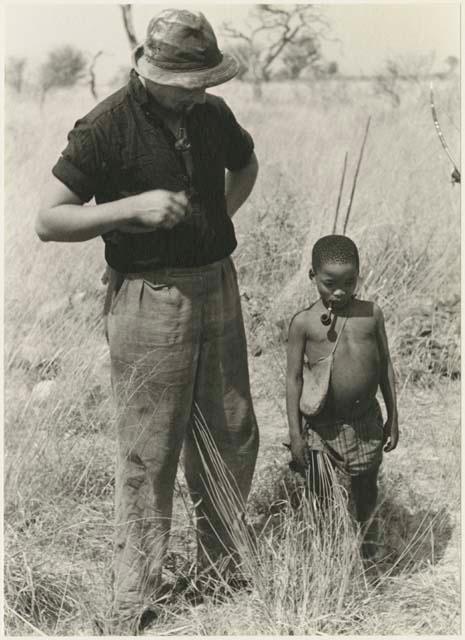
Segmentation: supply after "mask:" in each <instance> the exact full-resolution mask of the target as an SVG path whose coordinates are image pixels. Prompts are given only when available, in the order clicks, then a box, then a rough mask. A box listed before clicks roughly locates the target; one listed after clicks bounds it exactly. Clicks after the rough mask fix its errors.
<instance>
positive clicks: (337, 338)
mask: <svg viewBox="0 0 465 640" xmlns="http://www.w3.org/2000/svg"><path fill="white" fill-rule="evenodd" d="M319 325H320V326H318V324H317V323H314V325H313V326H312V327H310V328H309V331H308V333H307V343H306V347H305V352H306V356H307V359H308V361H309V362H310V364H312V363H314V362H316V361H317V360H319V359H320V358H325V357H327V356H329V355H330V354H331V353H332V352H333V350H334V348H335V347H336V343H337V347H336V353H335V357H336V356H337V354H342V353H344V354H346V355H349V354H353V356H354V357H356V355H357V353H359V352H366V350H367V349H370V348H372V347H375V346H376V322H375V320H374V318H373V317H367V318H360V317H355V318H354V317H349V318H348V319H347V321H346V322H345V324H344V319H343V318H340V317H338V318H337V319H336V323H332V324H331V326H330V327H325V326H324V325H323V324H322V323H321V322H320V323H319ZM341 331H342V333H341Z"/></svg>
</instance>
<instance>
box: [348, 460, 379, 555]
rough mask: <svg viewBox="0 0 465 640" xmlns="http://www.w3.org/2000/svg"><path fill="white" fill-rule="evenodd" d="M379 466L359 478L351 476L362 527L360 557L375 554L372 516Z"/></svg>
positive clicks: (357, 515) (376, 493) (375, 541)
mask: <svg viewBox="0 0 465 640" xmlns="http://www.w3.org/2000/svg"><path fill="white" fill-rule="evenodd" d="M378 472H379V466H376V467H375V468H374V469H372V470H370V471H367V472H366V473H364V474H362V475H359V476H352V478H351V485H352V495H353V498H354V503H355V510H356V517H357V521H358V522H359V523H360V525H361V527H362V532H363V533H362V535H363V541H362V555H363V556H364V557H366V558H371V557H373V556H374V555H375V554H376V549H377V540H378V527H377V522H376V519H375V518H373V514H374V512H375V508H376V501H377V498H378Z"/></svg>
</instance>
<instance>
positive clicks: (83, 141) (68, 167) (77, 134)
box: [52, 121, 102, 202]
mask: <svg viewBox="0 0 465 640" xmlns="http://www.w3.org/2000/svg"><path fill="white" fill-rule="evenodd" d="M96 138H97V136H96V134H95V131H94V130H93V125H88V124H81V123H79V121H78V122H77V123H76V125H75V127H74V129H72V131H70V132H69V134H68V146H67V147H66V149H64V150H63V152H62V154H61V157H60V158H59V159H58V162H57V163H56V164H55V166H54V167H53V168H52V173H53V175H54V176H55V177H56V178H58V180H60V181H61V182H63V184H65V185H66V186H67V187H68V189H70V190H71V191H72V192H73V193H75V194H76V195H77V196H78V197H79V198H80V199H81V200H82V201H83V202H88V201H89V200H91V199H92V197H93V196H94V195H95V194H96V192H97V190H98V186H99V181H100V180H101V177H102V163H101V162H100V161H99V158H100V157H101V151H100V150H99V149H98V147H97V139H96Z"/></svg>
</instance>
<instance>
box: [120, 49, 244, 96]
mask: <svg viewBox="0 0 465 640" xmlns="http://www.w3.org/2000/svg"><path fill="white" fill-rule="evenodd" d="M143 46H144V45H142V44H141V45H139V46H138V47H136V49H134V52H133V55H132V65H133V67H134V69H135V70H136V71H137V73H139V74H140V75H141V76H142V77H143V78H146V79H147V80H151V81H152V82H156V83H157V84H165V85H168V86H170V87H182V88H184V89H203V88H205V89H206V88H207V87H215V86H216V85H218V84H223V82H227V81H228V80H231V79H232V78H234V76H235V75H237V73H238V71H239V63H238V62H237V60H236V59H235V58H234V57H233V56H232V55H230V54H229V53H224V54H223V60H222V61H221V62H220V64H218V65H216V66H215V67H211V68H210V69H202V70H200V71H174V70H173V69H169V70H168V69H161V68H160V67H157V66H155V65H154V64H152V63H151V62H149V61H148V60H147V58H146V57H145V56H144V54H143Z"/></svg>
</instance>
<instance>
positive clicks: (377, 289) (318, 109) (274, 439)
mask: <svg viewBox="0 0 465 640" xmlns="http://www.w3.org/2000/svg"><path fill="white" fill-rule="evenodd" d="M248 89H249V88H248V87H241V86H240V85H236V86H235V87H233V86H232V85H231V86H230V87H228V86H227V85H225V87H224V88H222V89H221V91H222V92H223V94H224V95H225V97H226V98H227V100H228V101H229V102H230V104H231V105H232V107H233V108H234V109H235V111H236V112H237V113H238V114H239V115H240V121H241V122H242V123H244V124H245V125H246V126H247V127H248V128H249V129H250V130H251V131H252V132H253V134H254V138H255V141H256V146H257V153H258V155H259V158H260V163H261V171H260V178H259V181H258V183H257V187H256V189H255V191H254V193H253V196H252V198H251V199H250V201H249V202H248V203H247V204H246V206H245V207H244V209H243V210H242V211H241V212H240V213H239V214H238V216H237V222H236V228H237V232H238V237H239V248H238V250H237V252H236V264H237V266H238V270H239V278H240V285H241V289H242V292H243V307H244V312H245V317H246V324H247V331H248V337H249V346H250V349H251V356H252V353H255V354H257V355H258V354H260V353H261V355H260V357H251V358H250V367H251V374H252V388H253V394H254V398H255V401H256V409H257V415H258V418H259V424H260V426H261V433H262V446H261V450H260V457H259V465H258V470H257V476H256V480H255V482H254V488H253V493H252V495H251V499H250V504H249V513H250V517H251V519H252V521H253V522H255V523H260V522H264V521H266V520H267V519H268V518H269V517H270V514H271V515H272V514H273V513H275V515H273V518H274V520H275V521H276V522H278V521H279V526H276V527H274V528H273V527H272V528H271V529H269V532H268V533H266V530H265V532H264V533H263V535H262V537H259V553H258V554H257V553H255V551H256V548H254V549H255V550H254V553H253V554H252V553H249V556H248V557H249V559H248V562H249V570H248V571H249V574H250V575H253V576H256V580H255V583H254V584H253V588H252V591H251V593H246V594H244V593H241V592H238V593H235V594H232V595H231V597H230V598H228V599H227V600H225V601H223V602H221V603H219V602H218V599H217V598H216V599H215V598H213V597H212V598H206V599H205V601H204V603H203V604H202V605H201V606H197V607H194V606H193V605H192V603H189V602H188V601H184V600H183V599H182V597H180V598H179V599H178V600H177V601H176V602H175V603H174V604H173V606H170V607H168V608H167V609H166V611H165V613H164V617H163V619H162V620H161V621H160V624H159V626H158V627H157V633H166V634H172V633H175V632H176V631H177V632H178V633H182V634H185V633H186V634H187V633H192V634H218V635H219V634H239V633H242V634H254V635H255V634H266V633H271V634H283V633H284V634H285V633H290V632H293V633H320V632H323V633H330V634H337V633H345V634H394V633H399V634H401V633H421V634H428V633H435V634H440V633H446V632H447V633H452V632H455V631H456V632H458V626H459V618H458V611H459V595H458V593H459V591H458V573H459V563H458V542H457V541H458V532H457V526H458V509H459V485H458V474H459V468H460V459H459V451H460V446H459V424H458V423H459V406H458V395H459V389H458V384H457V383H454V382H453V378H454V377H455V376H456V375H457V369H458V353H459V352H458V344H459V343H458V335H459V334H458V323H459V317H458V316H459V310H458V305H457V302H456V300H457V296H458V292H459V239H458V234H457V233H456V230H457V229H458V224H459V192H458V189H457V188H453V187H452V186H451V185H450V184H449V182H448V180H449V167H448V165H447V163H446V161H445V159H444V157H443V156H442V154H441V151H440V149H439V147H438V144H439V143H438V141H437V139H436V138H435V133H434V129H433V126H432V123H431V122H430V115H429V112H428V99H427V91H428V88H427V87H426V86H425V87H421V86H415V87H412V89H411V92H410V90H409V89H408V88H405V91H406V95H405V96H403V99H402V104H401V107H400V108H399V109H391V108H390V107H389V106H388V104H386V103H383V101H382V100H381V99H380V98H379V97H375V96H373V95H372V94H371V89H370V87H369V85H368V83H365V84H363V85H355V84H341V83H339V84H337V83H336V84H335V83H328V84H325V85H318V87H317V89H311V88H309V87H306V86H303V85H294V86H290V87H287V88H286V87H284V86H270V87H265V95H264V102H263V104H262V105H257V104H256V103H254V102H253V101H252V99H251V94H250V93H249V91H248ZM436 97H437V101H438V102H439V103H440V105H441V107H440V108H441V109H447V112H448V115H449V117H450V118H451V119H452V120H455V121H458V104H459V103H458V88H457V87H455V86H452V85H447V84H446V83H443V84H442V85H441V87H437V88H436ZM90 106H91V102H90V98H89V97H87V95H86V94H85V93H83V94H82V95H78V96H76V99H74V94H73V100H69V95H68V94H60V95H56V96H54V97H51V99H50V100H49V101H48V103H46V104H45V107H44V111H43V113H40V111H39V108H38V106H37V105H35V104H32V103H29V102H28V101H27V100H26V101H24V102H21V103H12V102H11V101H9V102H8V103H7V118H6V158H5V159H6V177H7V189H6V202H5V213H6V216H5V236H6V237H5V240H6V242H5V253H6V261H7V262H6V264H7V265H8V266H7V269H6V277H5V287H6V311H5V320H6V334H5V366H6V388H5V450H6V457H5V524H6V527H5V560H6V561H5V595H6V602H7V606H6V608H5V616H6V628H7V632H8V633H9V634H11V635H27V634H34V633H35V634H39V633H40V632H42V633H45V634H47V635H53V634H59V635H70V634H84V633H88V634H89V633H92V631H93V627H92V620H93V618H94V617H95V616H97V615H101V614H102V612H105V611H107V610H108V605H109V601H110V563H111V549H112V530H113V526H112V519H113V514H112V495H113V459H114V438H113V433H112V405H111V400H110V395H109V394H110V389H109V384H108V377H109V362H108V353H107V347H106V344H105V342H104V338H103V330H102V326H101V319H100V318H101V309H102V305H103V296H104V290H103V287H102V285H101V284H100V275H101V272H102V270H103V266H104V265H103V256H102V243H101V241H100V240H99V239H96V240H94V241H92V242H89V243H86V244H82V245H81V244H78V245H67V246H65V245H58V244H57V245H52V244H47V245H41V243H40V242H39V241H38V239H37V238H36V237H35V236H34V231H33V219H34V214H35V211H36V209H37V206H38V202H39V193H40V189H41V186H42V184H43V182H44V180H45V179H46V177H47V175H48V173H49V170H50V167H51V165H52V164H53V163H54V161H55V159H56V156H57V154H58V153H59V151H60V150H61V149H62V148H63V146H64V144H65V136H66V132H67V130H68V128H69V127H70V126H71V125H72V123H73V122H74V120H75V119H76V118H77V117H78V116H80V115H81V114H82V113H83V112H85V111H86V110H87V109H88V108H90ZM438 106H439V105H438ZM368 113H371V114H372V123H371V129H370V135H369V138H368V142H367V147H366V150H365V158H364V162H363V164H362V168H361V173H360V178H359V185H358V187H357V194H356V197H355V201H354V207H353V210H352V214H351V222H350V226H349V234H350V235H351V236H352V237H353V238H354V239H355V240H356V241H357V242H358V243H359V245H360V250H361V254H362V272H363V273H362V275H363V276H364V285H363V286H364V290H365V291H366V295H367V296H369V297H371V298H373V299H375V300H376V301H377V302H378V303H379V304H380V305H381V307H382V308H383V310H384V311H385V314H386V318H387V324H388V334H389V338H390V343H391V349H392V352H393V357H394V362H395V366H396V370H397V372H398V376H399V389H400V415H401V444H400V446H399V449H398V450H397V451H396V452H395V453H393V454H390V455H389V456H388V457H387V460H386V464H385V470H384V474H383V477H382V480H381V488H382V496H381V503H380V511H379V517H380V518H381V520H382V522H383V523H384V528H383V529H384V542H383V544H384V547H383V548H384V550H385V552H386V555H387V556H388V557H387V559H386V561H385V563H384V564H382V565H381V566H380V568H379V569H380V572H381V578H382V579H381V580H379V581H378V583H376V584H374V583H372V582H367V581H366V579H365V577H364V575H363V573H362V571H361V569H360V561H359V558H357V554H356V553H355V551H354V548H355V547H354V540H355V538H354V535H355V534H354V531H353V527H352V526H351V524H350V521H349V520H348V519H347V514H346V512H345V511H344V510H340V511H339V512H338V514H337V518H339V522H340V528H339V529H338V531H339V533H338V535H335V536H333V537H331V536H329V535H327V534H326V535H323V536H320V537H318V535H319V534H318V535H316V533H315V532H316V531H320V529H319V527H318V526H317V524H318V523H315V522H314V519H313V520H312V518H311V514H307V516H308V517H306V518H302V517H301V515H302V514H300V515H299V514H296V513H295V512H293V511H289V510H287V511H284V512H283V511H280V510H279V509H277V507H276V504H277V503H279V501H280V500H282V498H283V497H285V496H286V491H285V489H284V487H286V486H288V483H289V478H288V474H287V472H286V465H287V459H288V455H287V454H286V452H285V450H284V448H283V447H282V445H281V444H280V443H281V442H282V441H284V440H285V439H286V427H285V419H284V412H283V393H284V384H283V373H284V359H283V353H284V342H283V336H284V334H285V327H286V322H287V321H288V319H289V318H290V317H291V316H292V314H293V313H294V311H295V310H297V309H298V308H299V307H300V306H301V305H303V304H306V303H307V302H308V301H309V300H311V299H312V298H313V291H312V290H311V288H310V286H309V283H308V280H307V279H306V271H307V269H308V265H309V254H310V249H311V246H312V244H313V242H314V241H315V240H316V238H317V237H318V236H319V235H321V234H323V233H329V232H330V230H331V226H332V221H333V214H334V210H335V206H336V200H337V192H338V186H339V180H340V171H341V166H342V161H343V157H344V153H345V151H346V150H349V166H348V177H347V178H346V185H348V184H350V177H351V175H352V173H353V169H354V163H355V158H356V150H358V148H359V145H360V139H361V135H362V133H363V127H364V123H365V121H366V116H367V115H368ZM270 132H271V133H270ZM448 139H449V136H448ZM449 142H450V144H451V146H453V145H454V136H453V135H452V136H451V139H449ZM453 151H454V153H455V154H456V155H458V154H457V153H456V151H457V149H456V148H454V149H453ZM348 192H349V190H348V187H347V192H345V193H344V196H343V202H342V211H343V212H344V211H345V207H346V206H347V198H348ZM281 478H283V479H284V484H283V483H282V482H281V481H280V480H281ZM286 478H287V480H286ZM184 502H185V503H186V505H187V506H188V508H189V509H191V507H190V506H189V500H188V498H186V490H185V485H184V482H183V479H182V476H180V477H179V488H178V491H177V495H176V509H175V522H174V535H173V543H172V549H173V555H172V564H173V566H174V565H175V564H176V562H178V563H179V564H182V563H185V564H188V563H189V562H190V561H191V560H192V548H193V545H192V523H191V519H190V516H189V517H188V516H186V512H185V508H184ZM273 505H274V506H273ZM283 513H284V514H285V515H283ZM296 531H299V535H295V534H296ZM278 534H279V535H278ZM338 536H339V537H338ZM341 536H342V538H341ZM244 544H245V542H244V543H243V545H244ZM302 555H304V556H305V557H306V558H308V559H311V562H308V565H307V564H305V563H302V564H301V565H300V566H297V567H296V566H295V565H296V562H295V560H296V558H297V557H301V556H302ZM322 576H323V577H324V579H322Z"/></svg>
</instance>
